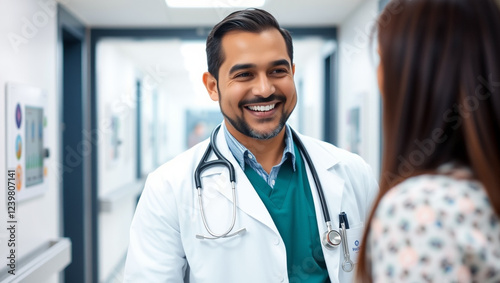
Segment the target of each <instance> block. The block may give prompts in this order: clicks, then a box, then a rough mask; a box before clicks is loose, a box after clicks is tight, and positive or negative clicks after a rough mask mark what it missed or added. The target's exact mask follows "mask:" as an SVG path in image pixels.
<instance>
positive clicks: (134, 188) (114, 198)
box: [99, 178, 146, 212]
mask: <svg viewBox="0 0 500 283" xmlns="http://www.w3.org/2000/svg"><path fill="white" fill-rule="evenodd" d="M145 182H146V179H145V178H143V179H138V180H137V181H135V182H132V183H129V184H126V185H124V186H121V187H119V188H117V189H115V190H113V191H111V192H109V193H107V194H105V195H104V196H100V197H99V212H111V211H113V206H114V205H115V204H116V203H117V202H119V201H122V200H123V199H126V198H131V197H137V196H139V195H140V194H141V192H142V189H143V188H144V184H145Z"/></svg>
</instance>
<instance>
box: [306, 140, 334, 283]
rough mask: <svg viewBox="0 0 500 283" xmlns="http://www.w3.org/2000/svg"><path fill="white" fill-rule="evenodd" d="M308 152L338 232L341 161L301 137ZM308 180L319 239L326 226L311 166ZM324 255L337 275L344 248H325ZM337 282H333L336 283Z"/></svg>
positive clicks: (332, 271)
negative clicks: (339, 163) (336, 166)
mask: <svg viewBox="0 0 500 283" xmlns="http://www.w3.org/2000/svg"><path fill="white" fill-rule="evenodd" d="M300 138H301V139H302V142H303V143H304V146H305V147H306V150H307V151H308V153H309V155H310V156H311V160H312V162H313V164H314V166H315V167H316V171H317V174H318V177H319V179H320V182H321V186H322V188H323V194H324V195H325V199H326V204H327V206H328V211H329V214H330V220H331V224H332V228H333V229H334V230H338V227H339V217H338V216H339V214H340V212H341V211H340V210H341V207H342V195H343V192H344V180H343V179H342V178H341V177H340V176H339V175H338V174H337V171H336V170H335V165H336V164H337V163H338V162H339V160H338V159H337V158H336V157H335V156H333V155H332V153H331V152H330V151H327V150H326V149H324V148H323V147H320V146H318V144H317V143H316V142H313V141H311V140H309V138H307V137H304V136H302V135H300ZM307 172H308V175H307V178H308V179H309V183H310V186H311V192H312V195H313V198H314V206H315V211H316V219H317V224H318V230H319V232H320V233H319V237H320V238H322V237H323V235H324V233H325V232H326V224H325V219H324V216H323V210H322V208H321V203H320V201H319V196H318V191H317V189H316V185H315V184H314V179H313V176H312V174H311V171H310V168H309V166H307ZM322 248H323V254H324V257H325V261H326V264H327V268H328V271H329V273H330V274H335V275H337V274H338V272H339V268H340V263H339V259H340V252H341V249H342V247H340V246H339V247H337V248H335V249H332V250H330V249H326V248H325V247H323V246H322ZM335 281H336V280H332V282H335Z"/></svg>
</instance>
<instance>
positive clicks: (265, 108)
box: [246, 103, 276, 112]
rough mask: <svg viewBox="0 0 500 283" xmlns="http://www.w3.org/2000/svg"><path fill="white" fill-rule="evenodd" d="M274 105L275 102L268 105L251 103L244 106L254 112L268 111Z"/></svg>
mask: <svg viewBox="0 0 500 283" xmlns="http://www.w3.org/2000/svg"><path fill="white" fill-rule="evenodd" d="M275 107H276V103H274V104H269V105H252V106H247V107H246V108H247V109H249V110H252V111H255V112H268V111H271V110H273V109H274V108H275Z"/></svg>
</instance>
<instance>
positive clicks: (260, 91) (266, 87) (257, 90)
mask: <svg viewBox="0 0 500 283" xmlns="http://www.w3.org/2000/svg"><path fill="white" fill-rule="evenodd" d="M275 92H276V87H275V86H274V83H273V81H272V80H270V79H269V78H268V77H267V76H264V75H263V76H259V77H258V78H257V79H256V80H255V83H254V85H253V86H252V93H253V94H254V95H257V96H263V97H268V96H270V95H271V94H273V93H275Z"/></svg>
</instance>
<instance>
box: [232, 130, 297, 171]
mask: <svg viewBox="0 0 500 283" xmlns="http://www.w3.org/2000/svg"><path fill="white" fill-rule="evenodd" d="M222 128H223V129H224V136H225V138H226V142H227V146H228V147H229V150H230V151H231V153H232V154H233V156H234V158H235V159H236V161H237V162H238V164H239V165H240V167H241V169H243V170H245V160H246V159H247V158H250V159H253V160H256V159H255V156H254V155H253V153H252V152H250V150H248V149H247V148H246V147H245V146H244V145H242V144H241V143H240V142H239V141H238V140H237V139H236V138H235V137H233V135H231V133H230V132H229V131H228V129H227V127H226V124H225V121H224V122H223V123H222ZM288 157H290V158H291V161H292V165H293V171H295V150H294V144H293V138H292V131H291V129H290V126H288V124H286V125H285V150H284V151H283V156H282V157H281V162H280V164H279V165H281V164H283V162H285V160H287V159H288Z"/></svg>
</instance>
